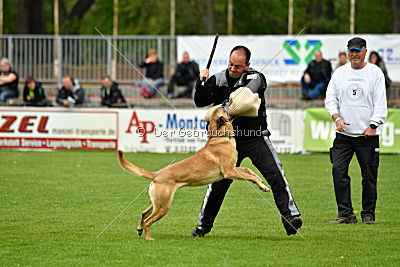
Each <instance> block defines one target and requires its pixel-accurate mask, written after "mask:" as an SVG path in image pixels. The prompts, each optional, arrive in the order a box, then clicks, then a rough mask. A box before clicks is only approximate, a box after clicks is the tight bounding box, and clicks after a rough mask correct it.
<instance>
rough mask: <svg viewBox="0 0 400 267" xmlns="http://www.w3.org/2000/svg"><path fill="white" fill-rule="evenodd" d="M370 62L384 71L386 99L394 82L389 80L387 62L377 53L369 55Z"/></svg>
mask: <svg viewBox="0 0 400 267" xmlns="http://www.w3.org/2000/svg"><path fill="white" fill-rule="evenodd" d="M368 62H369V63H372V64H375V65H377V66H378V67H379V68H380V69H381V70H382V72H383V75H384V76H385V86H386V97H389V89H390V84H391V83H392V80H390V78H389V75H388V72H387V69H386V65H385V62H384V61H383V60H382V58H381V56H380V55H379V54H378V52H376V51H372V52H371V54H369V59H368Z"/></svg>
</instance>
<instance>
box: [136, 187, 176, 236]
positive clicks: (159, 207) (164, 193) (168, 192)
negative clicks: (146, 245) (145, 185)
mask: <svg viewBox="0 0 400 267" xmlns="http://www.w3.org/2000/svg"><path fill="white" fill-rule="evenodd" d="M153 185H154V187H153V188H152V190H151V194H152V198H151V200H152V202H153V211H152V212H151V214H150V215H149V216H148V217H147V218H146V219H145V220H144V222H143V225H144V234H145V237H146V239H147V240H154V239H153V238H152V237H151V236H150V226H151V225H152V224H153V223H155V222H156V221H158V220H159V219H161V218H162V217H163V216H164V215H165V214H167V212H168V210H169V208H170V206H171V202H172V198H173V196H174V193H175V190H176V189H175V188H168V187H165V185H162V186H161V185H155V184H153Z"/></svg>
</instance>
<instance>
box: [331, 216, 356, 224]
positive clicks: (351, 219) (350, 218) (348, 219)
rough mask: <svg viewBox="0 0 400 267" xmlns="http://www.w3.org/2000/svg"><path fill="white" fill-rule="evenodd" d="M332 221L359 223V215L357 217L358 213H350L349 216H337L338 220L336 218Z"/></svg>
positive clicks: (334, 222) (336, 222) (335, 222)
mask: <svg viewBox="0 0 400 267" xmlns="http://www.w3.org/2000/svg"><path fill="white" fill-rule="evenodd" d="M331 223H333V224H343V223H345V224H349V223H357V217H356V215H354V214H353V215H350V216H347V217H340V216H339V217H337V218H336V220H334V221H331Z"/></svg>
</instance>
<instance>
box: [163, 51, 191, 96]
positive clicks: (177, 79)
mask: <svg viewBox="0 0 400 267" xmlns="http://www.w3.org/2000/svg"><path fill="white" fill-rule="evenodd" d="M198 75H199V65H198V64H197V63H196V62H195V61H192V60H190V56H189V53H188V52H184V53H183V54H182V61H181V62H180V63H179V64H178V66H177V67H176V72H175V74H174V75H172V77H171V80H170V81H169V86H168V97H172V98H175V97H187V98H192V91H193V87H194V84H195V83H196V80H197V77H198ZM175 84H177V85H180V86H186V89H185V91H183V92H181V93H179V94H178V95H176V96H174V86H175Z"/></svg>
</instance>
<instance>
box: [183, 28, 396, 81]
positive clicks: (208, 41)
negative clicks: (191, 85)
mask: <svg viewBox="0 0 400 267" xmlns="http://www.w3.org/2000/svg"><path fill="white" fill-rule="evenodd" d="M357 36H359V37H362V38H364V39H365V40H366V41H367V49H368V52H371V51H377V52H378V53H379V54H380V55H381V57H382V59H383V60H384V61H385V63H386V67H387V69H388V73H389V77H390V78H391V79H392V81H394V82H400V34H386V35H372V34H368V35H366V34H360V35H357ZM293 37H294V36H285V35H274V36H272V35H268V36H221V37H220V38H219V40H218V45H217V48H216V50H215V55H214V59H213V61H212V65H211V69H210V72H211V73H212V74H213V73H216V72H218V71H221V70H223V69H225V68H226V67H227V66H228V57H229V52H230V51H231V49H232V48H233V47H234V46H236V45H244V46H247V47H248V48H249V49H250V51H251V52H252V56H251V59H250V64H251V65H250V66H251V67H253V68H254V69H256V70H259V71H260V70H261V69H263V68H264V70H263V73H264V74H265V75H266V78H267V81H268V82H269V83H285V82H295V83H299V82H300V79H301V76H302V74H303V72H304V70H305V69H306V67H307V64H308V63H309V62H310V61H311V60H312V59H313V58H314V56H313V55H314V52H315V51H316V50H321V51H322V53H323V56H324V58H325V59H327V60H330V61H331V63H332V68H333V69H334V68H335V66H336V64H337V63H338V53H339V52H340V51H346V49H347V48H346V46H347V41H348V40H350V39H351V38H352V37H353V36H351V35H300V36H298V37H297V38H295V39H293ZM292 39H293V41H292ZM213 42H214V36H179V37H178V56H180V55H181V54H182V53H183V52H184V51H187V52H189V54H190V57H191V58H192V59H194V60H195V61H196V62H197V63H199V65H200V69H204V68H205V66H206V64H207V61H208V57H209V55H210V52H211V48H212V45H213ZM368 57H369V53H368V54H367V57H366V60H368Z"/></svg>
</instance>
